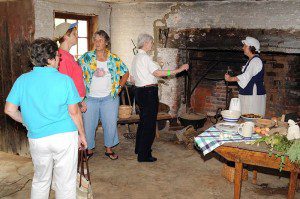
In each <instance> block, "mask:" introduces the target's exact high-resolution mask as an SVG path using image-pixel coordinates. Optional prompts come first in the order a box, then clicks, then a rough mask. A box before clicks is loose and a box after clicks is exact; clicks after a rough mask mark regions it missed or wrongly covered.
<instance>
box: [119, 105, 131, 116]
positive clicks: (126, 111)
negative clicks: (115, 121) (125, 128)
mask: <svg viewBox="0 0 300 199" xmlns="http://www.w3.org/2000/svg"><path fill="white" fill-rule="evenodd" d="M131 113H132V106H128V105H120V106H119V118H120V119H127V118H130V116H131Z"/></svg>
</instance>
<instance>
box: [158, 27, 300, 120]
mask: <svg viewBox="0 0 300 199" xmlns="http://www.w3.org/2000/svg"><path fill="white" fill-rule="evenodd" d="M297 35H299V31H298V32H288V31H281V30H261V29H252V30H246V29H241V30H239V29H185V30H175V29H174V30H172V29H171V30H169V34H168V39H167V40H166V44H163V43H161V45H165V46H166V47H167V48H168V47H169V48H175V49H176V48H177V49H178V56H179V65H180V64H181V63H186V62H188V63H189V64H190V66H191V68H190V71H189V78H188V79H189V81H188V82H187V83H186V84H187V85H185V81H184V77H178V87H179V88H180V89H177V95H178V96H180V100H178V99H177V100H176V102H177V101H180V103H181V104H180V107H181V108H179V110H178V113H179V114H180V112H182V111H185V110H186V107H185V106H187V107H190V108H191V109H192V110H194V111H196V112H202V113H208V112H216V110H217V109H218V108H222V109H225V108H226V105H228V103H229V100H230V98H231V97H237V96H238V86H237V84H236V83H230V84H228V87H226V83H225V81H224V80H223V77H224V74H225V73H226V71H227V70H228V66H230V69H231V70H232V71H233V72H234V73H235V74H239V73H240V71H241V66H242V65H244V64H245V63H246V62H247V58H246V57H245V56H244V55H243V52H242V49H241V48H242V44H241V40H242V39H244V38H245V37H246V36H253V37H256V38H258V40H259V41H260V42H261V46H262V53H261V54H260V56H261V58H262V60H263V62H264V66H265V86H266V90H267V109H266V116H267V117H271V116H274V115H276V116H281V114H286V113H290V112H297V113H298V115H299V114H300V103H299V102H300V72H299V65H300V56H299V49H300V47H299V46H297V44H296V45H294V46H293V45H291V42H292V41H295V40H296V37H297ZM208 68H211V70H210V71H209V72H207V69H208ZM205 72H207V75H206V76H205V78H203V79H202V80H201V81H200V82H199V83H198V85H197V86H196V84H197V82H198V80H199V78H200V77H201V76H202V75H203V74H204V73H205ZM186 87H188V88H187V89H186V91H185V89H184V88H186ZM193 88H194V90H193ZM186 93H187V96H188V97H185V96H186V95H185V94H186ZM226 93H227V96H226ZM189 96H190V97H189ZM226 100H227V103H226ZM170 105H171V106H172V103H171V104H170Z"/></svg>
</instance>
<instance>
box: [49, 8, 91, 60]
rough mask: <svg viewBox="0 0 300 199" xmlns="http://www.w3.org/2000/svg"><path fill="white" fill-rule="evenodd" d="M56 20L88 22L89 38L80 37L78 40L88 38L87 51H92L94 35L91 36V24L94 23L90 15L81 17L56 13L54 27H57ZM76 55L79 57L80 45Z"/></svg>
mask: <svg viewBox="0 0 300 199" xmlns="http://www.w3.org/2000/svg"><path fill="white" fill-rule="evenodd" d="M56 18H60V19H65V21H66V20H67V19H72V20H77V21H78V20H83V21H86V22H87V37H79V36H78V38H86V39H87V49H88V50H91V49H92V48H91V41H92V34H91V31H90V29H91V27H92V26H91V23H92V16H88V15H80V14H76V13H63V12H57V11H54V18H53V19H54V26H55V19H56ZM76 53H77V55H78V45H77V49H76ZM78 58H79V57H76V59H78Z"/></svg>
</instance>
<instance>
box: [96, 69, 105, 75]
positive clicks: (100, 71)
mask: <svg viewBox="0 0 300 199" xmlns="http://www.w3.org/2000/svg"><path fill="white" fill-rule="evenodd" d="M105 73H106V72H105V71H104V70H103V69H100V68H97V69H96V71H95V73H94V75H95V76H96V77H103V76H104V75H105Z"/></svg>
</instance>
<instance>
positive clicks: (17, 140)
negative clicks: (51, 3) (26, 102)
mask: <svg viewBox="0 0 300 199" xmlns="http://www.w3.org/2000/svg"><path fill="white" fill-rule="evenodd" d="M34 23H35V20H34V6H33V0H22V1H19V0H16V1H5V2H0V27H1V28H0V84H1V85H0V100H1V102H0V150H1V151H5V152H9V153H14V154H19V155H23V156H28V155H29V152H28V142H27V136H26V130H25V129H24V128H23V126H22V125H20V124H17V123H16V122H14V121H13V120H12V119H11V118H9V117H8V116H6V115H5V114H4V111H3V110H4V104H5V100H6V97H7V95H8V93H9V91H10V89H11V87H12V85H13V83H14V82H15V80H16V79H17V78H18V77H19V76H20V75H21V74H22V73H24V72H27V71H29V70H31V68H30V65H31V64H30V61H29V57H28V53H27V49H28V45H29V43H30V42H31V41H32V40H33V38H34Z"/></svg>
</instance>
